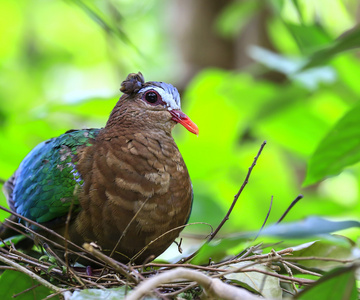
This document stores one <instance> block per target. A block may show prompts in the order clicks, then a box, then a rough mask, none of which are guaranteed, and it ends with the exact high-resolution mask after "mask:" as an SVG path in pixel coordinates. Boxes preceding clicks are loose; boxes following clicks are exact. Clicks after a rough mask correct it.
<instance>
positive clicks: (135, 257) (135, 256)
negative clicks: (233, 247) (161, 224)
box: [131, 222, 212, 265]
mask: <svg viewBox="0 0 360 300" xmlns="http://www.w3.org/2000/svg"><path fill="white" fill-rule="evenodd" d="M198 224H205V225H209V226H210V228H211V231H212V226H211V225H210V224H208V223H205V222H194V223H188V224H185V225H180V226H178V227H175V228H172V229H170V230H168V231H166V232H165V233H163V234H162V235H160V236H158V237H157V238H156V239H154V240H152V241H151V242H150V243H148V244H147V245H146V246H145V247H144V248H142V249H141V250H140V251H139V252H138V253H136V254H135V255H134V256H133V257H132V258H131V260H132V261H134V260H136V259H137V258H138V257H139V256H140V255H141V254H142V253H143V252H144V251H145V250H146V249H147V248H148V247H149V246H150V245H151V244H153V243H155V242H156V241H157V240H159V239H161V238H162V237H163V236H165V235H167V234H169V233H170V232H172V231H175V230H178V229H180V228H185V227H187V226H191V225H198ZM144 265H146V264H144Z"/></svg>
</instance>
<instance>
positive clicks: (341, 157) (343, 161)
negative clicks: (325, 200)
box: [304, 105, 360, 185]
mask: <svg viewBox="0 0 360 300" xmlns="http://www.w3.org/2000/svg"><path fill="white" fill-rule="evenodd" d="M359 115H360V105H357V106H355V107H354V108H352V109H351V110H350V111H349V112H348V113H346V114H345V116H344V117H342V118H341V119H340V120H339V121H338V123H337V124H335V126H334V127H333V128H332V129H331V130H330V131H329V133H328V134H327V136H325V138H324V139H323V140H322V141H321V142H320V144H319V145H318V147H317V149H316V150H315V152H314V154H313V155H312V157H311V158H310V161H309V164H308V170H307V175H306V179H305V181H304V185H309V184H313V183H316V182H318V181H320V180H322V179H324V178H325V177H327V176H331V175H337V174H339V173H340V172H341V171H342V170H343V169H344V168H345V167H347V166H350V165H353V164H355V163H357V162H358V161H359V160H360V118H359Z"/></svg>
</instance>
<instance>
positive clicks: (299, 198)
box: [276, 194, 304, 224]
mask: <svg viewBox="0 0 360 300" xmlns="http://www.w3.org/2000/svg"><path fill="white" fill-rule="evenodd" d="M303 197H304V196H303V195H301V194H300V195H298V196H297V197H296V198H295V200H294V201H293V202H291V204H290V205H289V207H288V208H287V210H286V211H285V212H284V214H283V215H282V216H281V218H280V219H279V221H277V222H276V224H279V223H280V222H281V221H282V220H283V219H284V218H285V217H286V215H287V214H288V213H289V211H290V210H291V209H292V208H293V207H294V205H295V204H296V203H298V202H299V201H300V200H301V199H302V198H303Z"/></svg>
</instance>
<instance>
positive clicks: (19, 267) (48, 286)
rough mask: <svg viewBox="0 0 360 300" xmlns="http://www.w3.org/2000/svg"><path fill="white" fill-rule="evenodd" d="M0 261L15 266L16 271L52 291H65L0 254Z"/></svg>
mask: <svg viewBox="0 0 360 300" xmlns="http://www.w3.org/2000/svg"><path fill="white" fill-rule="evenodd" d="M0 261H1V262H3V263H4V264H7V265H9V266H11V267H13V268H15V269H16V270H17V271H19V272H22V273H24V274H26V275H28V276H29V277H31V278H32V279H34V280H36V281H37V282H39V283H40V284H42V285H43V286H45V287H47V288H48V289H50V290H52V291H54V292H60V293H62V292H65V291H66V289H61V288H58V287H57V286H55V285H53V284H51V283H50V282H48V281H46V280H45V279H43V278H41V277H40V276H38V275H36V274H35V273H33V272H31V271H29V270H28V269H27V268H25V267H23V266H21V265H19V264H18V263H16V262H14V261H12V260H11V259H8V258H6V257H4V256H2V255H0Z"/></svg>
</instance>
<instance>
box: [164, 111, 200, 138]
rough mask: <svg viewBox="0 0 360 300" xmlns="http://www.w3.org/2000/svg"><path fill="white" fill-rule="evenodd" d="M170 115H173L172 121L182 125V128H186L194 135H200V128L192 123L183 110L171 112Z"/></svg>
mask: <svg viewBox="0 0 360 300" xmlns="http://www.w3.org/2000/svg"><path fill="white" fill-rule="evenodd" d="M169 112H170V114H171V115H172V118H171V120H173V121H175V122H177V123H180V124H181V125H182V126H184V127H185V128H186V129H187V130H189V131H190V132H191V133H194V134H196V135H199V128H198V127H197V126H196V124H195V123H194V122H193V121H191V119H190V118H189V117H188V116H187V115H185V114H184V113H183V112H182V111H181V110H176V109H173V110H170V111H169Z"/></svg>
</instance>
